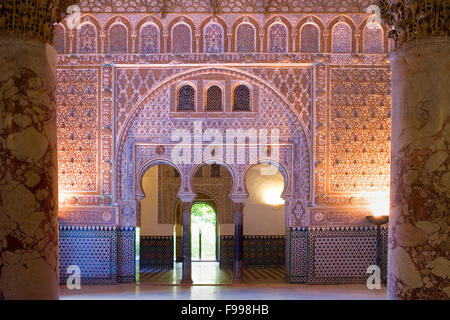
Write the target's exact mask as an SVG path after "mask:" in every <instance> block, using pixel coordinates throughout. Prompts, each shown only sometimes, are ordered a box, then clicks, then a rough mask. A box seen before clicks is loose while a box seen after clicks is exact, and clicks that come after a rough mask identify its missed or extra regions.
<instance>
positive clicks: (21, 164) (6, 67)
mask: <svg viewBox="0 0 450 320" xmlns="http://www.w3.org/2000/svg"><path fill="white" fill-rule="evenodd" d="M69 3H70V1H63V0H61V1H58V0H50V1H41V2H34V1H26V2H25V1H15V0H7V1H5V2H4V3H3V4H2V8H1V10H0V139H1V146H0V149H1V150H0V152H1V157H0V296H3V297H4V298H5V299H57V298H58V297H59V285H58V221H57V218H58V213H57V204H58V188H57V163H56V106H55V65H56V52H55V50H54V49H53V47H52V46H51V45H50V44H51V42H52V39H53V32H54V23H55V22H57V21H59V20H60V19H61V12H63V11H65V9H66V7H67V5H68V4H69ZM24 17H27V19H24ZM1 21H3V23H1ZM5 21H6V22H5Z"/></svg>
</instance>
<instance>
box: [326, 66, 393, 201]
mask: <svg viewBox="0 0 450 320" xmlns="http://www.w3.org/2000/svg"><path fill="white" fill-rule="evenodd" d="M329 72H330V102H329V103H330V104H329V135H328V139H329V140H328V151H329V157H328V166H327V169H328V175H327V176H328V178H329V182H328V188H329V189H328V193H329V194H334V193H353V192H354V193H363V192H371V191H372V192H374V191H388V190H389V178H390V176H389V171H390V131H391V130H390V129H391V121H390V118H391V115H390V113H391V112H390V107H391V96H390V77H389V71H388V70H387V69H386V68H381V69H376V68H365V69H362V68H358V69H355V68H345V69H342V68H331V69H330V70H329Z"/></svg>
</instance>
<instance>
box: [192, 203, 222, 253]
mask: <svg viewBox="0 0 450 320" xmlns="http://www.w3.org/2000/svg"><path fill="white" fill-rule="evenodd" d="M191 256H192V261H217V214H216V212H215V210H214V208H213V207H212V206H211V205H210V204H208V203H205V202H196V203H194V204H193V205H192V209H191Z"/></svg>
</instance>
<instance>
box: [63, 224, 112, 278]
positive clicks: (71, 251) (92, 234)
mask: <svg viewBox="0 0 450 320" xmlns="http://www.w3.org/2000/svg"><path fill="white" fill-rule="evenodd" d="M59 261H60V265H59V279H60V283H61V284H65V283H66V282H67V279H68V277H69V276H70V274H68V273H67V270H68V268H69V266H78V267H79V268H80V271H81V284H82V285H83V284H117V271H118V270H117V230H116V228H115V227H84V226H83V227H77V226H63V227H60V228H59Z"/></svg>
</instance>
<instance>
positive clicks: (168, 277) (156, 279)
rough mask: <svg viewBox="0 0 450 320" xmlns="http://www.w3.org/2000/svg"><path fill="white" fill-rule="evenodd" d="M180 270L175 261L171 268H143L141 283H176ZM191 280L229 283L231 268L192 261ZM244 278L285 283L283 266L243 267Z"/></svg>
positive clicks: (202, 282)
mask: <svg viewBox="0 0 450 320" xmlns="http://www.w3.org/2000/svg"><path fill="white" fill-rule="evenodd" d="M181 270H182V265H181V263H176V264H175V268H173V269H172V270H167V269H166V270H164V269H145V268H143V269H141V283H152V284H178V283H180V280H181ZM192 280H193V282H194V284H214V285H216V284H231V282H232V280H233V269H221V268H219V263H218V262H209V261H203V262H193V263H192ZM244 280H245V281H246V282H247V283H285V282H286V281H285V272H284V267H280V268H244Z"/></svg>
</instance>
